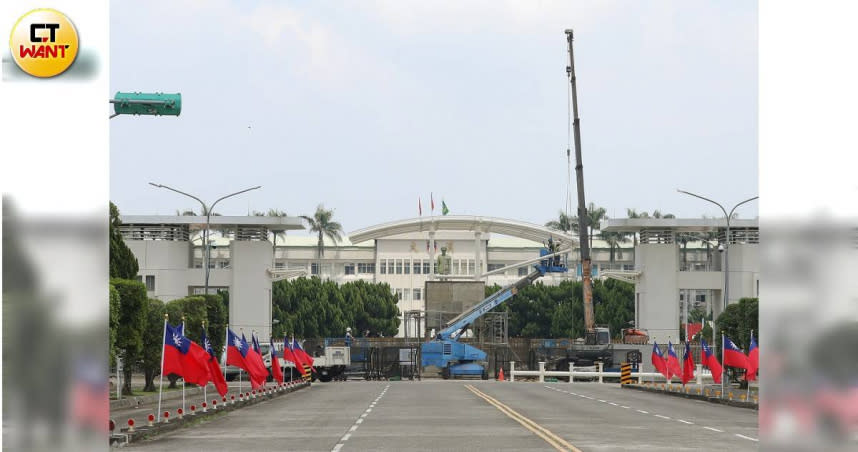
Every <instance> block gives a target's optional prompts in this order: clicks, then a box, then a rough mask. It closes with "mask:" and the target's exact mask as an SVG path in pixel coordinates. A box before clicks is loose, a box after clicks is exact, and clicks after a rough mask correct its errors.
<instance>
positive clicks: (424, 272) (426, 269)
mask: <svg viewBox="0 0 858 452" xmlns="http://www.w3.org/2000/svg"><path fill="white" fill-rule="evenodd" d="M423 274H424V275H428V274H429V262H424V263H423Z"/></svg>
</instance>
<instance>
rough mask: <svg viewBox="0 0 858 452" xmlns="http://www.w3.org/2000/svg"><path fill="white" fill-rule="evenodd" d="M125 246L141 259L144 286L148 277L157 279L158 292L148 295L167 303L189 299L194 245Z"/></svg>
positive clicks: (148, 242) (158, 242) (144, 242)
mask: <svg viewBox="0 0 858 452" xmlns="http://www.w3.org/2000/svg"><path fill="white" fill-rule="evenodd" d="M125 244H126V245H128V248H130V249H131V252H133V253H134V256H135V257H137V264H138V266H139V268H140V270H139V274H140V275H142V276H143V282H144V283H145V282H146V276H147V275H154V276H155V290H154V291H150V292H147V295H148V296H149V297H152V298H158V299H159V300H162V301H165V302H166V301H170V300H175V299H177V298H183V297H186V296H188V274H187V273H188V263H189V261H190V250H191V248H190V242H174V241H166V240H127V241H126V242H125ZM202 281H203V280H202V279H200V285H202Z"/></svg>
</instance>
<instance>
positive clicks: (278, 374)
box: [268, 339, 283, 383]
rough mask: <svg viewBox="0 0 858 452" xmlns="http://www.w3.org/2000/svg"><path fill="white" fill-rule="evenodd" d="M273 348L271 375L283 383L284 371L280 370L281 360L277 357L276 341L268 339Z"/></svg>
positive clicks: (271, 348)
mask: <svg viewBox="0 0 858 452" xmlns="http://www.w3.org/2000/svg"><path fill="white" fill-rule="evenodd" d="M268 342H269V344H271V345H270V347H269V348H270V350H271V375H273V376H274V379H275V380H277V383H283V371H282V370H280V361H279V360H278V359H277V349H275V348H274V341H273V340H271V339H269V340H268Z"/></svg>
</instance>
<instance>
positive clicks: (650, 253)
mask: <svg viewBox="0 0 858 452" xmlns="http://www.w3.org/2000/svg"><path fill="white" fill-rule="evenodd" d="M635 268H636V269H638V270H640V271H641V278H640V281H639V282H638V284H637V287H636V292H637V293H640V308H639V309H640V311H639V313H638V316H639V319H640V327H641V328H645V329H647V330H648V331H649V335H650V339H651V340H654V341H657V342H659V343H662V342H663V343H666V342H667V340H668V338H670V340H672V341H673V342H677V341H679V288H678V285H677V282H678V281H677V280H678V275H677V274H678V273H679V247H677V246H676V245H660V244H659V245H656V244H643V245H638V249H637V251H636V252H635Z"/></svg>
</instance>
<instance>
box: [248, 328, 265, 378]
mask: <svg viewBox="0 0 858 452" xmlns="http://www.w3.org/2000/svg"><path fill="white" fill-rule="evenodd" d="M251 341H252V346H251V349H250V352H248V357H247V358H246V359H245V360H246V361H247V363H248V365H249V366H250V372H249V373H250V386H251V387H252V388H253V389H256V388H259V387H262V386H263V385H264V384H265V380H266V379H267V378H268V369H266V368H265V362H264V361H262V352H261V351H260V347H259V341H257V340H256V335H255V334H254V335H252V336H251Z"/></svg>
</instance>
